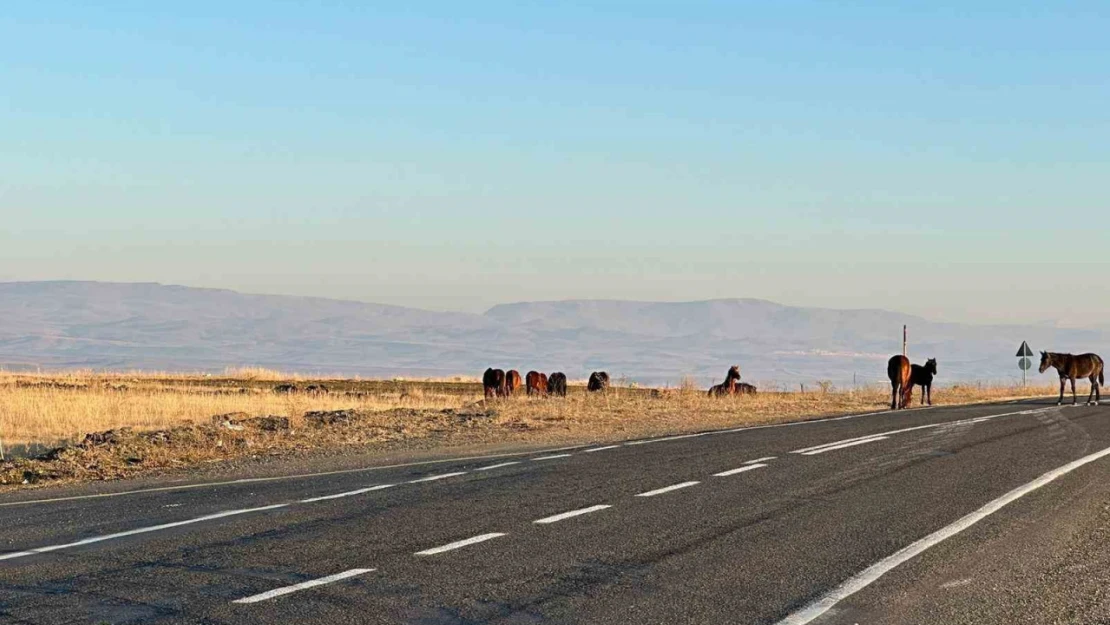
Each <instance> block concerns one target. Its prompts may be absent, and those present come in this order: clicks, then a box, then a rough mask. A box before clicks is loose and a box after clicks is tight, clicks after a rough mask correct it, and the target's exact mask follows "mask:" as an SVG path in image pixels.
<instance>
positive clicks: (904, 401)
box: [886, 356, 913, 410]
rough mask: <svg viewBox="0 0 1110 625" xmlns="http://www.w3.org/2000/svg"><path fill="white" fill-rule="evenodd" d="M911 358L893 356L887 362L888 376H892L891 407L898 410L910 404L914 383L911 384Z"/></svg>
mask: <svg viewBox="0 0 1110 625" xmlns="http://www.w3.org/2000/svg"><path fill="white" fill-rule="evenodd" d="M911 373H912V369H911V368H910V359H909V358H906V357H905V356H891V357H890V360H889V361H887V363H886V377H888V378H890V409H891V410H898V409H899V408H905V407H906V406H908V405H910V398H911V397H912V396H913V395H912V394H913V385H911V384H910V374H911Z"/></svg>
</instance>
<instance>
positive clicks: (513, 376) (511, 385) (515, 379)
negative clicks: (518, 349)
mask: <svg viewBox="0 0 1110 625" xmlns="http://www.w3.org/2000/svg"><path fill="white" fill-rule="evenodd" d="M522 386H524V381H523V380H521V379H520V372H519V371H517V370H516V369H510V370H509V371H507V372H506V373H505V396H506V397H512V396H513V393H515V392H516V390H517V389H518V388H520V387H522Z"/></svg>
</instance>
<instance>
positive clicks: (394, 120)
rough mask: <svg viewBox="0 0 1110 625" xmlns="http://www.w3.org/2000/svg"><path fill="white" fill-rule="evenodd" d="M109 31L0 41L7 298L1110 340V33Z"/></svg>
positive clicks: (957, 16)
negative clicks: (744, 312) (850, 321)
mask: <svg viewBox="0 0 1110 625" xmlns="http://www.w3.org/2000/svg"><path fill="white" fill-rule="evenodd" d="M92 4H94V3H87V2H59V1H50V0H42V1H39V2H33V3H30V2H29V3H14V4H12V5H11V6H5V8H4V11H3V12H2V13H0V54H2V57H0V59H2V62H0V137H2V139H0V280H4V281H7V280H51V279H82V280H106V281H155V282H163V283H173V284H185V285H191V286H211V287H225V288H233V289H237V290H243V291H248V292H265V293H285V294H300V295H319V296H327V297H339V298H349V299H359V300H365V301H374V302H382V303H391V304H403V305H411V306H418V307H425V308H432V309H439V310H468V311H480V310H483V309H485V308H487V307H488V306H490V305H492V304H496V303H501V302H512V301H522V300H549V299H568V298H616V299H642V300H668V301H670V300H696V299H709V298H725V297H757V298H763V299H770V300H774V301H778V302H782V303H786V304H793V305H802V306H825V307H836V308H886V309H892V310H899V311H904V312H909V313H914V314H920V315H925V316H927V317H930V318H934V319H943V320H952V321H970V322H1022V323H1024V322H1047V323H1059V324H1062V325H1096V324H1097V325H1108V324H1110V318H1108V315H1107V313H1110V290H1108V289H1106V288H1105V286H1104V285H1105V284H1106V279H1105V278H1106V276H1107V275H1108V273H1110V260H1107V259H1108V258H1110V255H1108V254H1107V248H1108V243H1110V221H1108V220H1110V185H1108V184H1107V181H1108V180H1110V107H1107V106H1106V103H1107V102H1110V77H1108V74H1107V71H1106V68H1107V67H1110V38H1107V37H1106V36H1105V35H1106V33H1107V32H1110V4H1107V3H1105V2H1085V1H1077V2H1072V3H1067V5H1066V6H1057V7H1049V6H1047V5H1048V4H1049V3H1041V2H1032V1H1029V0H1011V1H1007V2H1002V1H989V2H959V3H956V2H952V3H928V6H925V4H926V3H917V2H914V3H909V2H898V1H894V2H874V3H867V2H800V1H794V0H786V1H783V2H775V3H764V2H705V1H687V2H653V1H651V0H640V1H637V2H594V3H582V2H562V3H550V2H520V1H517V2H481V1H477V0H476V1H473V2H419V1H414V2H406V3H376V2H370V1H362V2H355V1H349V2H340V1H327V0H323V1H320V2H313V3H299V2H291V1H290V2H262V1H249V0H243V1H240V2H233V3H229V2H209V1H202V0H197V1H194V2H190V3H149V2H111V1H106V2H100V3H95V4H96V5H98V6H95V7H93V6H91V5H92ZM171 4H172V5H176V6H170V5H171ZM1053 4H1058V3H1053Z"/></svg>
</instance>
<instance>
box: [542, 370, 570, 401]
mask: <svg viewBox="0 0 1110 625" xmlns="http://www.w3.org/2000/svg"><path fill="white" fill-rule="evenodd" d="M547 394H548V395H554V396H556V397H566V396H567V375H566V374H565V373H563V372H561V371H556V372H555V373H552V374H551V377H550V378H548V379H547Z"/></svg>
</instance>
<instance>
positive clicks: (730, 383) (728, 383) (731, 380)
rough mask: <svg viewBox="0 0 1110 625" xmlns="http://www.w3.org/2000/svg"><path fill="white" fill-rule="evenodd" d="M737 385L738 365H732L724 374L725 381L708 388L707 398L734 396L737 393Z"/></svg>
mask: <svg viewBox="0 0 1110 625" xmlns="http://www.w3.org/2000/svg"><path fill="white" fill-rule="evenodd" d="M739 383H740V367H739V365H732V367H731V368H729V370H728V373H726V374H725V381H724V382H722V383H720V384H716V385H714V386H712V387H710V388H709V396H710V397H720V396H721V395H735V394H736V393H737V390H736V387H737V386H738V385H739Z"/></svg>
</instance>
